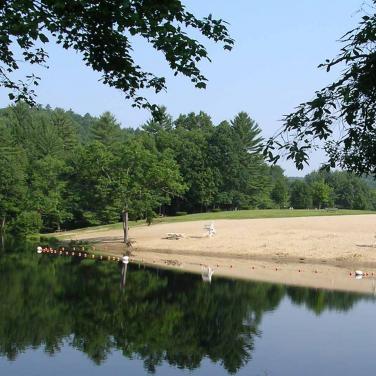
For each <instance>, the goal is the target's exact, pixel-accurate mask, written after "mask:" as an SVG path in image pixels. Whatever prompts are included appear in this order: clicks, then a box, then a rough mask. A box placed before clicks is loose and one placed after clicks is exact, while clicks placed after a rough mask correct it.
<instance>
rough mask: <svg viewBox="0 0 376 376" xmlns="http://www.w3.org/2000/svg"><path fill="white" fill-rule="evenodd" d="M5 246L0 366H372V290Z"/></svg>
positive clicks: (177, 370) (191, 370) (38, 371)
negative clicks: (209, 274)
mask: <svg viewBox="0 0 376 376" xmlns="http://www.w3.org/2000/svg"><path fill="white" fill-rule="evenodd" d="M121 272H122V267H121V265H118V264H117V263H115V262H107V261H103V262H98V261H97V262H96V261H91V260H79V259H76V258H68V257H59V256H52V255H38V254H36V253H35V248H34V247H26V246H25V245H23V246H22V247H19V246H17V245H16V244H11V245H9V246H8V251H4V250H3V251H0V375H17V376H44V375H54V376H62V375H70V376H71V375H81V376H85V375H90V376H95V375H147V374H156V375H163V376H165V375H166V376H168V375H209V376H210V375H228V374H236V375H260V376H264V375H305V376H308V375H350V374H354V373H356V374H358V375H366V374H374V369H375V364H376V358H375V349H376V328H375V326H376V325H375V322H376V300H375V298H374V297H373V296H371V295H368V296H367V295H358V294H353V293H344V292H334V291H323V290H314V289H310V288H298V287H288V286H284V285H276V284H268V283H258V282H244V281H232V280H226V279H222V278H216V277H215V276H214V277H213V279H212V282H211V284H209V283H205V282H203V281H202V279H201V276H199V275H192V274H188V273H177V272H170V271H164V270H156V269H144V268H143V267H142V266H138V265H129V266H128V268H127V273H126V283H125V286H122V283H121Z"/></svg>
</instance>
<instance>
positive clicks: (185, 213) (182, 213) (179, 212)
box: [176, 211, 188, 217]
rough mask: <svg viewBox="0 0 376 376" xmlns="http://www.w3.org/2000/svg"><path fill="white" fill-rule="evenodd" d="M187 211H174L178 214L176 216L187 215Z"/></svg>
mask: <svg viewBox="0 0 376 376" xmlns="http://www.w3.org/2000/svg"><path fill="white" fill-rule="evenodd" d="M187 214H188V213H187V212H185V211H178V212H176V215H177V216H178V217H181V216H182V215H187Z"/></svg>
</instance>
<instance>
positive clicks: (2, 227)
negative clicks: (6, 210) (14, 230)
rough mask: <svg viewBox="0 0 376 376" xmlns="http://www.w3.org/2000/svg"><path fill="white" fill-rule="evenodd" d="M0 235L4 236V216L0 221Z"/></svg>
mask: <svg viewBox="0 0 376 376" xmlns="http://www.w3.org/2000/svg"><path fill="white" fill-rule="evenodd" d="M0 233H1V234H2V235H4V233H5V215H4V217H3V218H2V219H1V223H0Z"/></svg>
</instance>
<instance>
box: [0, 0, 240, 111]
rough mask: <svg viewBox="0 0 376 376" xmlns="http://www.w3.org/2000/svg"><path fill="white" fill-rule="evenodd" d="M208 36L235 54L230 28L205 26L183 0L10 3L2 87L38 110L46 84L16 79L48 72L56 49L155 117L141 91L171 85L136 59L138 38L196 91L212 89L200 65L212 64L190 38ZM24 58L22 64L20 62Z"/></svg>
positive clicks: (2, 10)
mask: <svg viewBox="0 0 376 376" xmlns="http://www.w3.org/2000/svg"><path fill="white" fill-rule="evenodd" d="M189 29H196V30H197V31H198V32H199V33H200V34H201V35H203V36H205V37H206V38H208V39H210V40H213V41H215V42H220V43H222V45H223V47H224V49H225V50H231V48H232V46H233V43H234V41H233V39H232V38H231V37H230V36H229V33H228V30H227V27H226V22H225V21H223V20H221V19H219V20H217V19H214V18H212V16H211V15H209V16H208V17H204V18H202V19H199V18H197V17H196V16H194V15H193V14H192V13H190V12H188V11H187V10H186V8H185V6H184V5H183V4H182V3H181V2H180V1H178V0H162V1H153V0H128V1H124V0H105V1H103V0H94V1H92V0H90V1H88V0H84V1H82V0H69V1H66V0H29V1H24V0H6V1H2V2H1V3H0V85H1V86H4V87H5V88H7V89H9V98H10V99H11V100H13V99H14V100H16V101H19V100H23V101H26V102H28V103H29V104H35V92H34V90H33V87H34V86H35V85H38V81H39V77H36V76H34V75H29V76H27V77H26V81H22V80H21V81H17V80H15V79H14V77H13V75H14V73H15V72H16V71H18V70H19V69H21V67H22V68H23V64H24V63H29V64H36V65H43V66H45V65H46V63H47V60H48V53H47V51H46V50H45V49H44V45H45V44H48V43H50V42H51V41H50V38H51V40H52V41H54V42H56V43H57V44H59V45H61V46H62V47H63V48H64V49H73V50H75V51H77V52H79V53H80V54H81V55H82V57H83V60H84V62H85V64H86V65H88V66H91V67H92V68H93V70H95V71H98V72H100V73H101V74H102V81H103V82H104V83H105V84H107V85H109V86H111V87H115V88H117V89H120V90H122V91H123V92H124V93H125V96H126V98H127V99H131V100H132V101H133V106H135V107H143V108H150V109H152V110H155V109H156V106H154V105H151V104H150V103H149V102H148V100H147V99H146V98H144V97H142V96H141V95H140V94H139V90H142V89H153V90H154V91H155V92H156V93H158V92H160V91H161V90H165V89H166V80H165V77H159V76H156V75H154V74H153V73H150V72H145V71H144V70H143V69H142V68H141V67H140V65H138V64H137V62H135V61H134V59H133V57H132V51H133V48H132V41H131V39H132V37H133V36H139V37H141V38H144V39H145V40H146V41H147V42H148V43H149V44H151V45H152V47H153V48H154V49H155V50H158V51H161V52H162V53H163V54H164V57H165V59H166V60H167V62H168V64H169V66H170V68H171V69H172V71H173V72H174V74H175V75H177V74H179V73H181V74H183V75H185V76H187V77H189V78H190V80H191V81H192V82H193V83H194V85H195V86H196V87H197V88H205V87H206V81H207V79H206V78H205V76H204V75H202V73H201V71H200V69H199V68H198V66H197V64H198V63H199V62H200V61H201V60H203V59H206V60H209V61H210V58H209V56H208V53H207V50H206V48H205V46H204V45H202V44H201V43H200V42H199V41H198V40H196V39H194V38H192V37H190V36H189V35H188V34H187V31H188V30H189ZM15 51H20V55H21V56H16V53H15Z"/></svg>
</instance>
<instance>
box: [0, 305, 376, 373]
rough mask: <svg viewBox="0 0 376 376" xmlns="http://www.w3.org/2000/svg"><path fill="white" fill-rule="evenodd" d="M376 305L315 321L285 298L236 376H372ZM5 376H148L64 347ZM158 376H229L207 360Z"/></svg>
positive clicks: (35, 355) (117, 356) (135, 367)
mask: <svg viewBox="0 0 376 376" xmlns="http://www.w3.org/2000/svg"><path fill="white" fill-rule="evenodd" d="M375 318H376V304H375V303H372V302H367V301H360V302H358V303H357V304H356V305H355V307H354V308H353V309H352V310H350V311H348V312H336V311H326V312H324V313H322V314H321V315H320V316H316V315H315V314H314V313H313V312H312V311H308V310H307V309H306V308H303V307H302V306H296V305H293V304H292V303H291V302H290V300H289V299H288V298H284V299H283V301H282V302H281V303H280V305H279V306H278V308H277V309H276V310H275V311H273V312H267V313H265V314H264V316H263V319H262V322H261V324H260V326H259V330H260V332H261V336H260V337H256V338H255V350H254V352H253V359H252V360H251V361H250V362H249V363H248V364H247V365H246V366H245V367H244V368H242V369H241V370H240V371H239V372H238V373H237V375H244V376H245V375H304V376H310V375H319V374H325V375H329V374H330V375H349V374H353V373H358V374H361V375H364V374H367V373H368V374H373V369H374V359H375V358H374V351H375V348H376V329H375ZM0 374H1V375H17V376H44V375H54V376H62V375H84V376H85V375H90V376H96V375H135V376H137V375H145V374H146V372H145V369H144V367H143V362H142V360H138V359H132V360H130V359H127V358H125V357H124V356H123V355H122V354H121V352H119V351H117V350H115V351H113V352H112V354H111V355H110V356H109V357H108V359H107V360H106V361H105V362H104V363H103V364H101V365H100V366H97V365H95V364H94V363H93V362H92V361H91V360H90V359H89V358H88V357H87V356H85V355H84V354H83V353H82V352H80V351H77V350H75V349H72V348H71V347H70V346H69V345H67V344H66V345H64V346H63V347H62V351H61V352H59V353H57V354H55V355H54V356H52V357H50V356H48V355H46V354H45V353H44V352H43V351H41V350H40V349H38V350H28V351H26V353H24V354H21V355H19V356H18V357H17V358H16V360H15V361H11V362H10V361H7V360H6V359H5V358H0ZM155 374H156V375H161V376H162V375H164V376H169V375H176V374H180V375H189V374H193V375H227V374H228V373H227V371H226V370H224V369H223V368H222V367H221V365H220V364H214V363H213V362H211V361H210V360H208V359H204V360H203V361H202V362H201V367H200V368H199V369H196V370H194V371H189V370H181V369H178V368H176V367H172V366H169V365H168V364H166V363H164V364H163V365H161V366H158V367H157V370H156V373H155Z"/></svg>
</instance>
